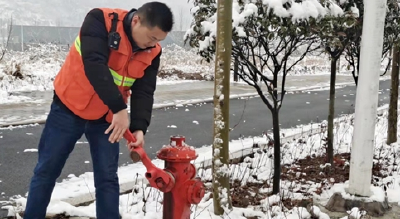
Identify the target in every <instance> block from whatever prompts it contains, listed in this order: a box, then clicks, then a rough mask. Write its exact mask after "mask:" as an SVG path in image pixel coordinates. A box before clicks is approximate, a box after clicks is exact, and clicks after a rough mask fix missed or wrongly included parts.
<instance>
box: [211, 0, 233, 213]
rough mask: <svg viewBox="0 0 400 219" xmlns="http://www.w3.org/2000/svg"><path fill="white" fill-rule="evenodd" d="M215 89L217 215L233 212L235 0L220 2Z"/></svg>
mask: <svg viewBox="0 0 400 219" xmlns="http://www.w3.org/2000/svg"><path fill="white" fill-rule="evenodd" d="M217 17H218V18H217V30H218V31H217V40H216V56H215V81H214V83H215V87H214V138H213V162H212V172H213V201H214V214H215V215H223V214H224V213H225V212H226V213H229V211H231V210H232V203H231V198H230V185H229V173H230V172H229V93H230V92H229V91H230V89H229V86H230V77H229V76H230V67H231V55H232V43H231V42H232V22H231V20H232V0H224V1H218V8H217Z"/></svg>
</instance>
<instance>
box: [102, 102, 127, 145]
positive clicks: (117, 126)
mask: <svg viewBox="0 0 400 219" xmlns="http://www.w3.org/2000/svg"><path fill="white" fill-rule="evenodd" d="M128 128H129V117H128V110H126V109H124V110H121V111H119V112H118V113H115V114H114V115H113V119H112V122H111V125H110V126H109V127H108V129H107V130H106V131H105V134H108V133H110V131H111V130H112V133H111V135H110V137H109V138H108V140H109V141H110V142H111V143H115V142H119V141H120V140H121V139H122V138H123V136H124V133H125V131H126V130H127V129H128Z"/></svg>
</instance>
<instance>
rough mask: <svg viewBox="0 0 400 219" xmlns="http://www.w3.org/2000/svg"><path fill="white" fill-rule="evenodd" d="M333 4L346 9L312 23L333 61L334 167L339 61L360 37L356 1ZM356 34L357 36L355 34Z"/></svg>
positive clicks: (330, 134)
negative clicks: (357, 29) (356, 30)
mask: <svg viewBox="0 0 400 219" xmlns="http://www.w3.org/2000/svg"><path fill="white" fill-rule="evenodd" d="M333 4H336V5H340V6H341V7H342V8H343V9H344V11H343V13H338V14H334V15H330V16H325V17H324V18H322V19H320V20H318V21H316V22H317V23H315V24H312V29H313V32H315V34H316V35H318V36H319V37H320V39H321V44H322V47H323V48H324V50H325V52H326V53H328V54H329V56H330V62H331V78H330V92H329V114H328V130H327V132H328V135H327V148H326V154H327V162H329V163H330V164H331V166H332V167H333V165H334V163H333V140H334V137H333V126H334V124H333V122H334V121H333V120H334V116H335V90H336V88H335V86H336V73H337V69H336V68H337V62H338V60H339V59H340V56H341V55H342V54H343V51H344V50H345V49H346V47H347V46H348V45H349V44H350V43H351V42H353V41H354V38H358V35H357V34H354V33H353V30H354V27H355V26H356V25H357V17H358V14H357V13H356V12H357V10H356V9H355V8H354V5H355V2H354V1H352V0H350V1H345V2H344V1H339V0H335V1H332V2H326V7H334V5H333ZM354 35H356V36H354Z"/></svg>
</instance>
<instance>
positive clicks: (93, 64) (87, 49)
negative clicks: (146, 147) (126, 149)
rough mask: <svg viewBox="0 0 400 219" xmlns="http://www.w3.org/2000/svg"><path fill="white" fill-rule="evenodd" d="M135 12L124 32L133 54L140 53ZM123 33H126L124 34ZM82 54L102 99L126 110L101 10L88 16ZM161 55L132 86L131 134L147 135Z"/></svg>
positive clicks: (105, 102) (110, 105) (129, 17)
mask: <svg viewBox="0 0 400 219" xmlns="http://www.w3.org/2000/svg"><path fill="white" fill-rule="evenodd" d="M135 11H136V10H135V9H132V10H131V11H130V12H129V13H128V14H127V15H126V16H125V18H124V21H123V22H124V30H125V34H126V35H127V36H128V38H129V41H130V43H131V45H132V50H133V52H137V51H139V50H140V48H139V47H137V46H136V43H135V42H134V41H133V39H132V36H131V34H130V33H131V25H130V23H131V21H132V17H133V16H132V15H133V13H134V12H135ZM120 34H123V33H120ZM80 40H81V53H82V59H83V64H84V69H85V73H86V76H87V78H88V80H89V81H90V83H91V85H92V86H93V88H94V90H95V91H96V93H97V94H98V95H99V97H100V99H101V100H102V101H103V102H104V104H105V105H107V106H108V107H109V108H110V110H111V111H112V112H113V113H117V112H119V111H120V110H123V109H126V108H127V106H126V104H125V102H124V101H123V98H122V95H121V93H120V92H119V90H118V87H117V86H116V85H115V84H114V80H113V77H112V75H111V74H110V70H109V67H108V56H109V47H108V30H107V29H106V26H105V19H104V14H103V12H102V11H101V10H100V9H93V10H91V11H90V12H89V13H88V14H87V15H86V17H85V19H84V21H83V24H82V27H81V33H80ZM160 56H161V52H160V54H158V56H157V57H156V58H155V59H154V60H153V61H152V63H151V65H150V66H149V67H148V68H147V69H146V70H145V73H144V76H143V77H142V78H140V79H137V80H136V81H135V83H133V86H132V87H131V91H132V95H131V113H130V115H131V123H130V127H129V129H130V131H131V132H134V131H136V130H142V131H143V133H146V131H147V127H148V126H149V124H150V120H151V114H152V108H153V102H154V98H153V96H154V91H155V89H156V76H157V72H158V68H159V65H160Z"/></svg>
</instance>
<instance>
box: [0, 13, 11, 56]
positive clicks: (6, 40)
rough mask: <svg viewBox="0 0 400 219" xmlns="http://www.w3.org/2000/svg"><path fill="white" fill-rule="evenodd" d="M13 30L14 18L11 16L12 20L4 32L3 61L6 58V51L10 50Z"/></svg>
mask: <svg viewBox="0 0 400 219" xmlns="http://www.w3.org/2000/svg"><path fill="white" fill-rule="evenodd" d="M12 31H13V18H12V17H10V21H9V23H8V25H7V29H6V31H5V32H4V34H2V38H3V42H2V45H1V50H0V61H2V60H3V59H4V56H5V55H6V53H7V51H8V46H9V44H10V40H11V35H12Z"/></svg>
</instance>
